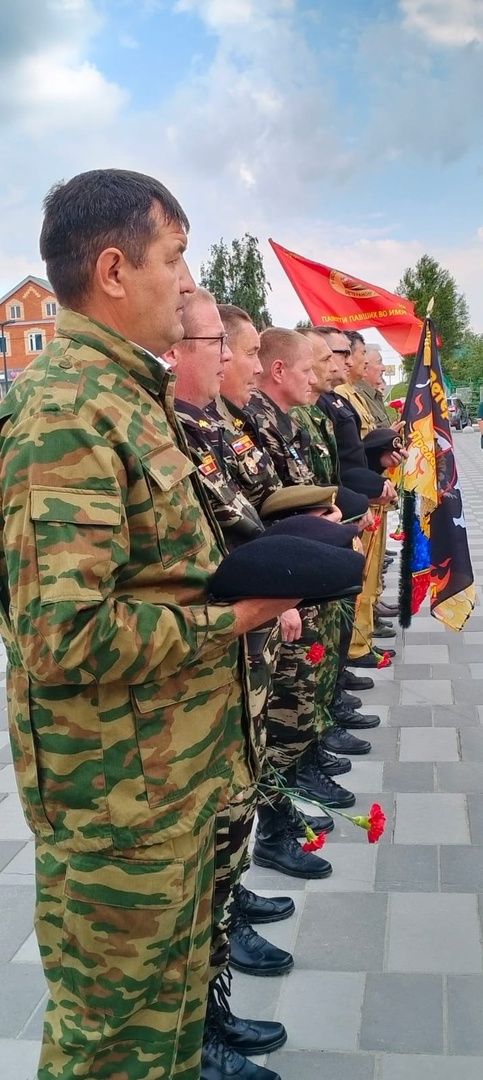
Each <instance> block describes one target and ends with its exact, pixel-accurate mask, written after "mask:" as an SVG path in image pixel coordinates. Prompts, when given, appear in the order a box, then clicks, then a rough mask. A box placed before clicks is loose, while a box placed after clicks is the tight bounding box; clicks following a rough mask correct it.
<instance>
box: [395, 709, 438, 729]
mask: <svg viewBox="0 0 483 1080" xmlns="http://www.w3.org/2000/svg"><path fill="white" fill-rule="evenodd" d="M387 722H388V724H390V725H391V726H395V727H430V726H431V724H432V710H431V706H430V705H418V706H416V707H415V706H414V705H391V706H390V708H389V716H388V719H387Z"/></svg>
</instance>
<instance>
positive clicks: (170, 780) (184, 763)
mask: <svg viewBox="0 0 483 1080" xmlns="http://www.w3.org/2000/svg"><path fill="white" fill-rule="evenodd" d="M214 663H215V662H212V664H210V665H206V666H205V667H204V668H203V667H202V666H201V664H200V663H199V666H198V668H197V670H196V672H193V671H191V670H190V669H189V668H187V669H185V670H184V671H181V672H180V673H179V674H178V675H175V676H173V678H172V679H170V680H169V689H168V685H167V684H166V683H164V684H163V685H162V686H160V685H159V683H144V684H143V685H142V686H133V687H131V694H132V699H133V708H134V715H135V721H136V734H137V741H138V746H139V752H140V756H141V762H142V768H143V773H144V781H145V784H146V793H147V798H148V802H149V805H150V806H151V807H156V806H161V805H163V804H165V803H170V802H183V801H184V800H185V799H186V798H187V797H188V796H189V795H190V792H192V791H193V790H195V789H196V788H197V787H198V786H199V785H201V784H202V783H203V782H204V781H205V780H206V779H207V777H210V776H211V775H213V774H215V773H219V771H220V755H221V754H222V753H223V750H224V739H225V721H226V708H227V703H228V701H229V698H230V694H231V691H232V689H233V685H234V679H233V670H232V665H231V662H230V660H229V657H223V658H222V659H221V660H220V658H218V659H217V661H216V664H217V665H218V666H214Z"/></svg>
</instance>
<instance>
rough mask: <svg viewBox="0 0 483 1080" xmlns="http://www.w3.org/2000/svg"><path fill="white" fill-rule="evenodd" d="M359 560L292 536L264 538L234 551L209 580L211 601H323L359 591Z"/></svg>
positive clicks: (360, 557) (354, 554)
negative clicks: (269, 598)
mask: <svg viewBox="0 0 483 1080" xmlns="http://www.w3.org/2000/svg"><path fill="white" fill-rule="evenodd" d="M363 572H364V556H363V555H360V554H359V553H358V552H357V551H348V550H347V549H345V548H335V547H332V546H330V545H329V544H324V543H322V542H320V541H315V540H304V539H300V538H299V537H296V536H264V537H259V538H257V539H256V540H250V541H249V542H248V544H242V546H241V547H238V548H235V550H234V551H232V552H231V553H230V554H229V555H227V556H226V558H225V559H224V560H223V562H222V563H220V566H219V567H218V569H217V570H216V572H215V573H214V574H213V577H212V578H211V579H210V582H209V593H210V596H211V598H213V599H214V600H226V601H235V600H245V599H249V598H255V597H267V598H268V597H271V598H273V599H278V598H279V599H298V598H300V599H303V600H305V601H310V602H311V603H324V602H325V601H327V600H336V599H339V598H341V597H344V596H355V595H356V594H357V593H359V592H360V591H361V588H362V575H363Z"/></svg>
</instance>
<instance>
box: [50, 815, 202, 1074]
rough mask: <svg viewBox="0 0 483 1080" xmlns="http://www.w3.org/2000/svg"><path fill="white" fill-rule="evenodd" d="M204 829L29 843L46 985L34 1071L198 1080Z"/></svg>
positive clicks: (200, 1030) (200, 1021)
mask: <svg viewBox="0 0 483 1080" xmlns="http://www.w3.org/2000/svg"><path fill="white" fill-rule="evenodd" d="M213 826H214V822H213V819H212V820H210V821H209V822H208V823H206V824H205V825H204V826H203V827H202V828H201V830H200V832H199V833H198V834H197V835H193V834H192V833H187V834H185V835H183V836H179V837H176V838H175V839H173V840H167V841H166V842H165V843H164V844H157V845H153V846H152V847H148V848H135V849H132V850H127V851H123V852H113V851H109V852H105V851H102V852H92V853H88V854H78V853H67V854H64V853H61V852H59V851H58V850H57V848H56V847H55V845H50V844H48V843H44V842H40V841H39V842H37V852H36V858H37V904H36V916H35V925H36V932H37V938H38V941H39V946H40V952H41V955H42V962H43V966H44V972H45V975H46V978H47V983H48V988H49V994H50V998H49V1002H48V1005H47V1010H46V1014H45V1019H44V1033H43V1042H42V1049H41V1056H40V1064H39V1071H38V1080H79V1078H84V1080H114V1077H119V1078H121V1077H122V1078H123V1080H124V1078H125V1080H161V1078H162V1080H170V1078H171V1077H182V1078H183V1080H198V1077H199V1073H200V1055H201V1042H202V1036H203V1025H204V1018H205V1011H206V996H207V986H208V974H209V972H208V964H209V950H210V934H211V921H212V898H213V872H214V859H213V855H214V827H213Z"/></svg>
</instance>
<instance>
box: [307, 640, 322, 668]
mask: <svg viewBox="0 0 483 1080" xmlns="http://www.w3.org/2000/svg"><path fill="white" fill-rule="evenodd" d="M324 656H325V645H321V644H320V642H319V641H314V643H313V645H311V646H310V649H308V650H307V652H306V653H305V658H306V660H308V662H309V664H321V663H322V660H323V659H324Z"/></svg>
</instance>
